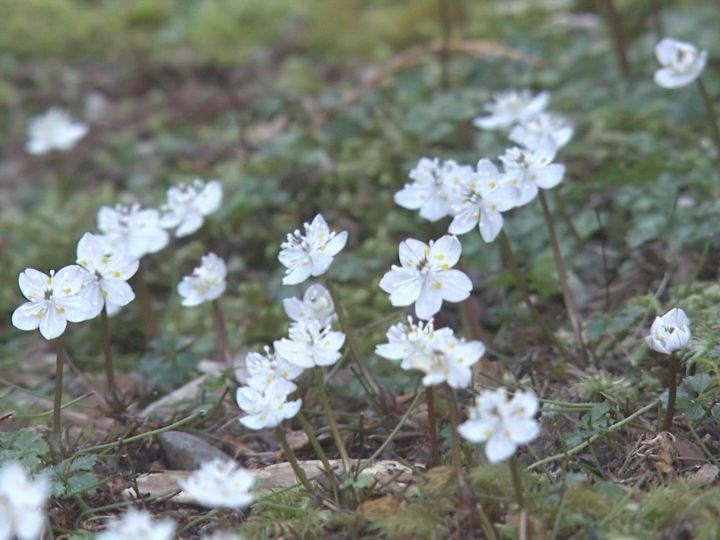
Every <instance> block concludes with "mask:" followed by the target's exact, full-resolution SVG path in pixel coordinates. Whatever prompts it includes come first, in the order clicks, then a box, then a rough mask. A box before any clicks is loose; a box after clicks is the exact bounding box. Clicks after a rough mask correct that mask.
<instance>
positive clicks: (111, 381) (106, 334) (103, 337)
mask: <svg viewBox="0 0 720 540" xmlns="http://www.w3.org/2000/svg"><path fill="white" fill-rule="evenodd" d="M100 341H101V343H102V349H103V357H104V359H105V376H106V377H107V384H108V391H109V392H110V396H111V397H112V398H113V401H115V400H117V399H119V394H118V390H117V384H116V383H115V370H114V369H113V360H112V347H111V345H110V324H109V323H108V314H107V306H106V305H105V306H103V308H102V311H101V312H100Z"/></svg>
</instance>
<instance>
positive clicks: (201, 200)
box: [160, 178, 223, 238]
mask: <svg viewBox="0 0 720 540" xmlns="http://www.w3.org/2000/svg"><path fill="white" fill-rule="evenodd" d="M222 197H223V190H222V184H221V183H220V182H219V181H217V180H210V181H209V182H205V181H203V180H201V179H199V178H198V179H196V180H195V181H194V182H192V183H191V184H179V185H177V186H172V187H171V188H170V189H168V192H167V202H166V203H165V205H164V206H162V207H161V209H160V210H161V224H162V226H163V227H166V228H169V229H172V228H175V227H177V228H176V229H175V236H177V237H178V238H180V237H183V236H187V235H189V234H192V233H194V232H196V231H197V230H198V229H200V227H202V225H203V223H204V221H205V217H206V216H208V215H210V214H212V213H213V212H215V211H216V210H217V209H218V208H220V204H221V203H222Z"/></svg>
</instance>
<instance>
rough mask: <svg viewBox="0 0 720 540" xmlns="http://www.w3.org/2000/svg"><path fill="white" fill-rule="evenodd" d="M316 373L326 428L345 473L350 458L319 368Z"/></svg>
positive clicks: (348, 466) (348, 467)
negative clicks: (328, 430) (327, 427)
mask: <svg viewBox="0 0 720 540" xmlns="http://www.w3.org/2000/svg"><path fill="white" fill-rule="evenodd" d="M317 373H318V377H317V380H318V386H319V387H320V401H321V403H322V406H323V408H324V409H325V417H326V419H327V421H328V426H329V427H330V433H331V434H332V437H333V440H334V441H335V446H336V447H337V450H338V453H339V454H340V459H341V460H342V462H343V467H344V468H345V470H346V471H348V470H350V456H348V452H347V449H346V448H345V443H344V442H343V439H342V435H341V434H340V430H339V429H338V426H337V422H335V415H334V414H333V410H332V405H331V404H330V398H329V397H328V394H327V389H326V388H325V380H324V377H323V372H322V370H321V369H320V368H317Z"/></svg>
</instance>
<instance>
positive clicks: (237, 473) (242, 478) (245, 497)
mask: <svg viewBox="0 0 720 540" xmlns="http://www.w3.org/2000/svg"><path fill="white" fill-rule="evenodd" d="M255 481H256V477H255V473H253V472H252V471H250V470H248V469H243V468H242V467H238V465H237V463H235V462H234V461H223V460H220V459H216V460H213V461H208V462H205V463H203V464H202V465H201V466H200V468H199V469H198V470H197V471H195V472H194V473H193V474H191V475H190V476H189V477H188V478H187V479H186V480H180V481H179V484H180V487H181V488H182V490H183V491H184V492H185V493H186V494H187V495H189V496H190V497H192V498H193V499H195V500H196V501H197V502H198V503H200V504H202V505H203V506H207V507H209V508H245V507H246V506H248V505H249V504H250V503H251V502H252V501H253V496H252V494H251V493H250V490H251V489H252V488H253V486H254V485H255Z"/></svg>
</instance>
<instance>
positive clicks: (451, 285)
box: [433, 270, 473, 302]
mask: <svg viewBox="0 0 720 540" xmlns="http://www.w3.org/2000/svg"><path fill="white" fill-rule="evenodd" d="M433 278H434V279H435V282H436V283H437V282H439V283H440V284H441V285H442V288H437V286H435V288H436V290H437V291H438V292H439V294H440V295H442V298H443V299H445V300H447V301H449V302H462V301H463V300H465V299H466V298H468V297H469V296H470V292H471V291H472V288H473V285H472V281H470V278H469V277H467V275H465V274H464V273H463V272H461V271H460V270H445V271H444V272H438V273H436V274H433Z"/></svg>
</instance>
